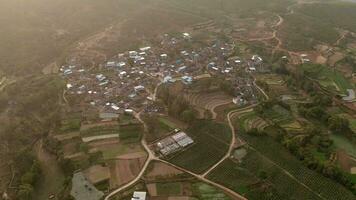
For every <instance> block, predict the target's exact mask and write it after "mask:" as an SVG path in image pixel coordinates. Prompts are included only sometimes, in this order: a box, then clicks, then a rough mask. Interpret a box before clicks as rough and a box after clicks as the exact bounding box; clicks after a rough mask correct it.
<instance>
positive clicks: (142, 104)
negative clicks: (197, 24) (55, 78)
mask: <svg viewBox="0 0 356 200" xmlns="http://www.w3.org/2000/svg"><path fill="white" fill-rule="evenodd" d="M234 49H235V44H229V43H225V42H220V41H215V42H212V44H210V45H206V46H202V45H201V44H200V45H198V44H196V43H194V42H193V41H192V36H191V35H190V34H189V33H183V34H181V36H179V37H170V36H169V35H167V34H166V35H164V36H162V37H161V38H160V45H157V46H156V47H151V46H145V47H141V48H139V49H136V50H130V51H127V52H122V53H119V54H117V55H115V56H113V57H112V58H110V59H109V60H108V61H106V62H105V63H103V64H101V65H100V66H99V67H95V68H89V67H86V66H84V65H83V64H82V63H79V62H76V61H75V60H72V61H70V62H69V63H67V65H65V66H62V67H61V68H60V71H61V74H62V76H63V77H64V78H65V79H66V80H67V91H66V94H67V95H76V96H80V97H82V102H81V107H84V110H86V111H88V110H93V111H96V112H99V113H105V116H116V115H110V113H113V114H122V113H124V112H125V111H126V110H141V109H145V108H146V111H150V112H158V111H159V110H161V109H160V108H155V107H154V106H153V107H152V101H153V100H154V99H155V97H154V96H155V94H154V93H155V87H156V86H157V85H158V84H159V83H168V84H169V83H173V82H176V81H181V82H182V83H183V84H185V85H190V84H192V83H193V82H194V80H195V77H198V76H200V75H201V74H204V73H205V74H207V73H208V74H210V75H216V76H224V77H225V78H226V79H234V78H236V75H235V72H236V70H240V69H243V70H245V69H248V70H249V71H256V70H254V69H257V68H258V67H260V66H262V65H263V60H262V58H261V57H259V56H257V55H255V56H253V57H252V58H251V59H248V60H247V61H244V60H243V59H241V58H240V57H238V56H234V54H235V51H234ZM245 86H246V87H248V84H246V85H245ZM239 87H242V85H239ZM236 95H237V96H240V97H242V96H244V92H240V93H237V94H236ZM240 97H239V98H240ZM239 101H240V100H239ZM105 120H106V119H105Z"/></svg>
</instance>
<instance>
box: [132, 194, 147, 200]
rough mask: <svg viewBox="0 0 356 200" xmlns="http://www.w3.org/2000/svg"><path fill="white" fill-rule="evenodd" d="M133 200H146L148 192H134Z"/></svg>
mask: <svg viewBox="0 0 356 200" xmlns="http://www.w3.org/2000/svg"><path fill="white" fill-rule="evenodd" d="M131 200H146V192H134V193H133V196H132V198H131Z"/></svg>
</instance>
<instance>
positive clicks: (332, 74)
mask: <svg viewBox="0 0 356 200" xmlns="http://www.w3.org/2000/svg"><path fill="white" fill-rule="evenodd" d="M302 68H303V70H304V71H305V74H306V75H307V76H309V77H310V78H312V79H315V80H317V81H318V82H319V84H320V85H321V86H322V87H325V88H327V89H331V90H334V91H335V92H337V93H341V94H344V95H347V91H346V90H347V89H354V86H353V85H352V84H351V83H350V82H349V81H348V80H347V79H346V78H345V77H344V76H343V75H342V74H341V73H340V72H338V71H333V70H332V69H330V68H328V67H327V66H324V65H314V64H305V65H302Z"/></svg>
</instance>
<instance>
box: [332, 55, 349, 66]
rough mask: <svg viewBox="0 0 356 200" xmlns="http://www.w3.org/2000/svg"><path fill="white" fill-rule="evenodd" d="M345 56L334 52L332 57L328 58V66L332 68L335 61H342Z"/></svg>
mask: <svg viewBox="0 0 356 200" xmlns="http://www.w3.org/2000/svg"><path fill="white" fill-rule="evenodd" d="M344 57H345V56H344V54H343V53H340V52H335V53H334V54H333V55H332V56H330V57H329V59H328V64H329V65H330V66H334V65H335V64H336V63H337V61H339V60H341V59H343V58H344Z"/></svg>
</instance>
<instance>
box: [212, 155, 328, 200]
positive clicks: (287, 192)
mask: <svg viewBox="0 0 356 200" xmlns="http://www.w3.org/2000/svg"><path fill="white" fill-rule="evenodd" d="M262 171H263V172H265V173H266V175H267V176H266V177H267V178H266V180H262V179H260V178H258V177H257V176H258V174H259V173H261V172H262ZM209 179H211V180H214V181H216V182H219V183H221V184H223V185H226V186H228V187H229V188H231V189H233V190H235V191H236V192H239V193H241V194H243V195H244V196H246V197H247V198H248V199H308V200H314V199H315V200H316V199H321V198H319V197H318V195H316V194H314V193H313V192H311V191H309V190H308V189H307V188H306V187H304V186H303V185H301V184H299V183H298V182H297V181H295V180H294V179H293V178H291V177H290V176H288V175H287V174H286V173H285V172H284V171H282V170H280V169H279V168H278V167H277V166H275V165H274V164H273V163H271V162H270V161H269V160H268V159H265V158H263V157H262V156H261V155H259V154H258V153H257V152H255V151H253V150H250V151H249V154H248V156H247V157H246V158H245V159H244V160H243V162H242V163H240V164H237V163H234V162H233V161H232V160H226V161H225V162H224V163H223V164H222V165H220V166H219V168H217V169H215V170H214V171H213V172H212V173H211V174H209ZM267 186H269V189H268V190H267V191H266V189H265V190H264V191H261V190H260V189H261V187H262V188H266V187H267ZM257 194H258V195H257Z"/></svg>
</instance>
